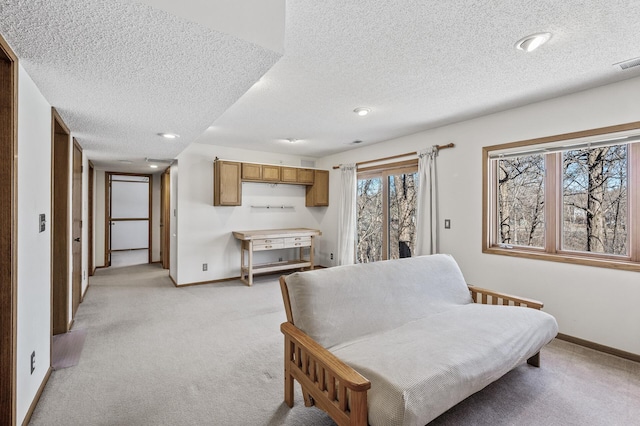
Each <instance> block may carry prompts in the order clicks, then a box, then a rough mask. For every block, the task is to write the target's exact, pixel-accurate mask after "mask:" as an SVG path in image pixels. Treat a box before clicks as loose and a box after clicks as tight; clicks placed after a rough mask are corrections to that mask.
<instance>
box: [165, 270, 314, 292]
mask: <svg viewBox="0 0 640 426" xmlns="http://www.w3.org/2000/svg"><path fill="white" fill-rule="evenodd" d="M315 268H316V269H325V268H326V266H322V265H316V266H315ZM276 274H277V273H273V272H264V273H262V274H253V276H254V277H261V276H264V275H276ZM281 275H282V274H281ZM169 278H171V281H172V282H173V285H174V286H176V287H191V286H194V285H206V284H219V283H226V282H229V281H236V280H239V279H240V277H239V276H237V277H229V278H221V279H219V280H209V281H199V282H193V283H186V284H177V283H176V282H175V280H174V279H173V277H172V276H171V275H169Z"/></svg>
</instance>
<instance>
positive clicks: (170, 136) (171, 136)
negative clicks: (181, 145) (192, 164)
mask: <svg viewBox="0 0 640 426" xmlns="http://www.w3.org/2000/svg"><path fill="white" fill-rule="evenodd" d="M158 136H162V137H163V138H165V139H178V138H179V137H180V135H177V134H175V133H158Z"/></svg>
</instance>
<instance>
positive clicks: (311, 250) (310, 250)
mask: <svg viewBox="0 0 640 426" xmlns="http://www.w3.org/2000/svg"><path fill="white" fill-rule="evenodd" d="M314 241H315V238H314V236H313V235H312V236H311V247H310V248H309V263H311V265H310V266H309V269H311V270H313V243H314Z"/></svg>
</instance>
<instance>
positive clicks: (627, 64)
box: [613, 58, 640, 71]
mask: <svg viewBox="0 0 640 426" xmlns="http://www.w3.org/2000/svg"><path fill="white" fill-rule="evenodd" d="M613 66H614V67H618V68H620V69H621V70H623V71H624V70H627V69H629V68H633V67H637V66H640V58H634V59H628V60H626V61H622V62H618V63H617V64H613Z"/></svg>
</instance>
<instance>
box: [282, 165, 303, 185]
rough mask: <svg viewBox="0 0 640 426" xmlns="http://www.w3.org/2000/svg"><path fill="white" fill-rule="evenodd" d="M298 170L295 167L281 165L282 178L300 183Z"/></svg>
mask: <svg viewBox="0 0 640 426" xmlns="http://www.w3.org/2000/svg"><path fill="white" fill-rule="evenodd" d="M298 170H299V169H296V168H295V167H280V180H281V181H282V182H284V183H298Z"/></svg>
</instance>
